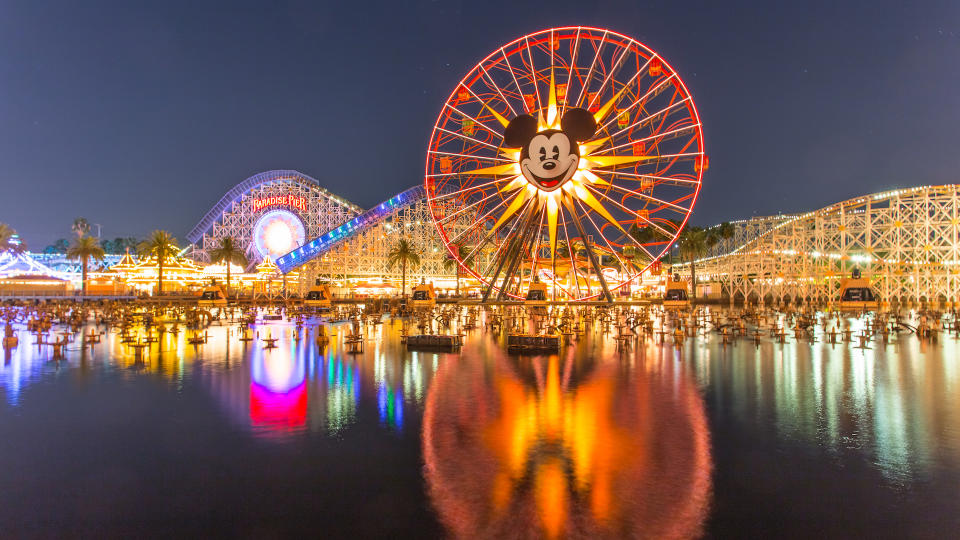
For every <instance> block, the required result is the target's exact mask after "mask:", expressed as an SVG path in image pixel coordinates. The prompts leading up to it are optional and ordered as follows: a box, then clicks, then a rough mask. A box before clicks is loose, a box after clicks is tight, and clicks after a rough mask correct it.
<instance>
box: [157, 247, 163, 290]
mask: <svg viewBox="0 0 960 540" xmlns="http://www.w3.org/2000/svg"><path fill="white" fill-rule="evenodd" d="M161 294H163V257H160V256H157V295H161Z"/></svg>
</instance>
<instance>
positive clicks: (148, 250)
mask: <svg viewBox="0 0 960 540" xmlns="http://www.w3.org/2000/svg"><path fill="white" fill-rule="evenodd" d="M176 250H177V239H176V238H174V237H173V236H171V235H170V233H168V232H167V231H164V230H160V229H157V230H155V231H153V232H152V233H150V236H148V237H147V239H146V240H144V241H143V242H140V245H139V247H138V251H139V252H140V255H141V256H144V257H156V258H157V294H163V264H164V263H165V262H166V261H167V259H170V258H171V257H173V256H174V254H175V253H176Z"/></svg>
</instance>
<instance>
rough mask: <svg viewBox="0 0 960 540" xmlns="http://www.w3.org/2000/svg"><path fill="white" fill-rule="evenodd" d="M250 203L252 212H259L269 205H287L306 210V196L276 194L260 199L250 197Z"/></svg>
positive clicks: (302, 210)
mask: <svg viewBox="0 0 960 540" xmlns="http://www.w3.org/2000/svg"><path fill="white" fill-rule="evenodd" d="M250 205H251V207H252V208H253V211H254V212H259V211H260V210H263V209H264V208H267V207H270V206H289V207H290V208H296V209H297V210H300V211H301V212H306V211H307V198H306V197H302V196H297V195H277V196H275V197H263V198H260V199H251V200H250Z"/></svg>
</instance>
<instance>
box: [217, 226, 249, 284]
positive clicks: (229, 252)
mask: <svg viewBox="0 0 960 540" xmlns="http://www.w3.org/2000/svg"><path fill="white" fill-rule="evenodd" d="M210 260H211V261H213V262H215V263H216V262H222V263H224V264H226V265H227V296H228V297H229V296H230V265H231V264H239V265H240V266H246V265H247V256H246V255H244V254H243V250H242V249H241V248H240V246H238V245H236V244H234V243H233V238H232V237H229V236H227V237H225V238H221V239H220V246H219V247H217V248H216V249H214V250H212V251H211V252H210Z"/></svg>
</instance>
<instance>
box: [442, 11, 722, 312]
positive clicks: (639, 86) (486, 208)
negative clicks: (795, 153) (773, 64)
mask: <svg viewBox="0 0 960 540" xmlns="http://www.w3.org/2000/svg"><path fill="white" fill-rule="evenodd" d="M708 164H709V161H708V158H707V155H706V154H705V153H704V147H703V130H702V125H701V123H700V118H699V115H698V114H697V109H696V106H695V105H694V103H693V98H692V97H691V95H690V93H689V91H688V90H687V88H686V86H685V85H684V83H683V81H682V80H681V79H680V76H679V75H678V74H677V73H676V71H674V70H673V68H672V67H671V66H670V65H669V64H668V63H667V62H666V60H665V59H664V58H663V57H661V56H660V55H659V54H657V53H656V52H654V51H653V50H652V49H650V48H648V47H646V46H645V45H643V44H641V43H639V42H637V41H635V40H633V39H631V38H629V37H627V36H624V35H622V34H618V33H616V32H612V31H610V30H604V29H599V28H587V27H567V28H552V29H548V30H543V31H540V32H536V33H533V34H529V35H526V36H523V37H521V38H519V39H517V40H515V41H513V42H511V43H509V44H507V45H504V46H503V47H501V48H499V49H497V50H495V51H493V52H492V53H491V54H490V55H489V56H487V57H486V58H485V59H483V61H481V62H480V63H479V64H478V65H477V66H476V67H474V68H473V69H472V70H471V71H470V72H469V73H468V74H467V75H466V76H465V77H464V78H463V79H462V80H461V81H460V83H459V84H458V85H457V87H456V88H455V89H454V91H453V93H452V94H451V95H450V97H449V98H448V99H447V101H446V102H445V103H444V105H443V109H442V110H441V111H440V116H439V118H438V119H437V123H436V125H435V126H434V128H433V132H432V134H431V137H430V143H429V146H428V150H427V160H426V172H425V187H426V192H427V199H428V201H429V204H430V207H431V211H432V212H433V219H434V223H435V225H436V227H437V231H438V232H439V234H440V237H441V239H442V240H443V242H444V243H445V244H446V246H447V249H448V251H449V252H450V255H451V256H452V257H454V258H456V259H457V260H458V261H459V263H460V265H461V266H462V267H463V268H464V269H465V271H466V272H468V273H470V274H471V275H473V276H474V277H475V278H477V279H478V280H480V281H481V282H482V283H483V285H484V287H485V292H484V299H485V300H486V299H488V297H489V296H490V295H491V294H492V293H494V292H496V294H497V297H498V298H500V299H508V298H523V297H524V295H525V292H526V291H527V290H528V289H529V285H530V284H531V283H533V282H541V283H546V284H548V285H552V288H553V291H554V293H553V294H554V295H555V296H556V297H558V298H565V299H569V300H585V299H591V298H597V297H605V298H607V299H612V297H613V295H614V294H615V293H616V292H617V291H618V290H619V291H629V287H630V283H631V282H633V281H634V280H636V279H637V278H638V276H640V275H641V273H642V272H644V271H645V270H648V269H653V268H657V267H658V265H659V263H658V261H659V260H660V258H661V257H663V255H664V254H665V253H666V252H667V250H668V249H669V247H670V245H671V244H672V243H673V242H674V241H675V240H676V238H677V236H678V235H679V234H680V231H681V229H682V228H683V226H684V225H685V224H686V222H687V219H688V218H689V216H690V214H691V212H692V211H693V207H694V205H695V204H696V201H697V195H698V194H699V192H700V187H701V182H702V179H703V172H704V170H705V169H706V168H707V166H708ZM465 217H466V218H467V220H466V221H467V223H468V224H467V225H466V226H463V225H462V223H463V220H464V218H465ZM454 224H458V225H457V226H455V225H454Z"/></svg>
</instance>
